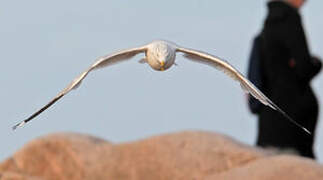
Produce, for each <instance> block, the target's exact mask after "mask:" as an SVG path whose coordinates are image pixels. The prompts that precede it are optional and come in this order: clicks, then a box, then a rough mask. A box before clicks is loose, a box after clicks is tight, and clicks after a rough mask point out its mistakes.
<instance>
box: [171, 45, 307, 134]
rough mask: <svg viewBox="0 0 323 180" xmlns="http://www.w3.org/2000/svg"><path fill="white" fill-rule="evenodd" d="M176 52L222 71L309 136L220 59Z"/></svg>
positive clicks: (186, 52)
mask: <svg viewBox="0 0 323 180" xmlns="http://www.w3.org/2000/svg"><path fill="white" fill-rule="evenodd" d="M176 51H177V52H182V53H184V56H185V57H186V58H188V59H190V60H193V61H196V62H199V63H204V64H207V65H210V66H213V67H215V68H217V69H219V70H221V71H223V72H224V73H225V74H227V75H228V76H230V77H231V78H232V79H234V80H236V81H238V82H239V83H240V86H241V87H242V89H243V90H245V91H246V92H247V93H250V94H251V95H252V96H253V97H255V98H256V99H258V100H259V101H260V102H261V103H263V104H264V105H266V106H269V107H271V108H272V109H274V110H277V111H279V112H280V113H281V114H282V115H284V116H285V117H286V118H287V119H288V120H289V121H291V122H292V123H294V124H295V125H296V126H298V127H300V128H302V129H303V130H304V131H305V132H307V133H308V134H311V132H310V131H309V130H307V129H306V128H304V127H303V126H302V125H300V124H299V123H297V122H296V121H294V120H293V119H292V118H291V117H289V116H288V115H287V114H286V113H285V112H284V111H283V110H281V109H280V108H279V107H278V106H277V105H276V104H275V103H273V102H272V101H271V100H270V99H269V98H268V97H266V96H265V95H264V94H263V93H262V92H261V91H260V90H259V89H258V88H257V87H256V86H254V85H253V84H252V83H251V82H250V81H249V80H248V79H247V78H245V77H244V76H243V75H242V74H241V73H240V72H239V71H238V70H237V69H235V68H234V67H233V66H232V65H230V64H229V63H228V62H226V61H224V60H221V59H220V58H218V57H216V56H213V55H210V54H208V53H205V52H201V51H197V50H193V49H188V48H183V47H177V50H176Z"/></svg>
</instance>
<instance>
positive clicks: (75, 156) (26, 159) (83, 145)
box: [0, 133, 111, 180]
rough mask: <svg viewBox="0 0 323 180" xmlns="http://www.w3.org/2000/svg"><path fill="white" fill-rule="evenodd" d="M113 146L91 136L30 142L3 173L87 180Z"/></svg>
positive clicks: (63, 136) (57, 136)
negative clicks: (103, 155)
mask: <svg viewBox="0 0 323 180" xmlns="http://www.w3.org/2000/svg"><path fill="white" fill-rule="evenodd" d="M110 147H111V145H110V143H108V142H106V141H104V140H101V139H98V138H95V137H91V136H86V135H81V134H72V133H64V134H53V135H49V136H46V137H42V138H38V139H36V140H34V141H32V142H30V143H28V144H27V145H26V146H25V147H23V148H22V149H21V150H20V151H18V152H17V153H15V154H14V156H13V157H11V158H9V159H8V160H6V161H5V162H4V163H2V164H1V165H0V172H15V173H21V174H27V175H30V176H35V177H41V178H43V179H46V180H51V179H56V180H57V179H61V180H63V179H71V180H72V179H85V178H89V176H88V175H89V174H91V172H92V171H96V168H97V166H96V164H97V163H99V162H100V161H102V157H101V156H102V154H105V153H106V151H109V149H110ZM91 175H92V174H91ZM90 179H91V178H90ZM93 179H95V178H93ZM1 180H2V179H1Z"/></svg>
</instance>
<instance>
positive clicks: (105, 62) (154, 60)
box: [13, 40, 310, 134]
mask: <svg viewBox="0 0 323 180" xmlns="http://www.w3.org/2000/svg"><path fill="white" fill-rule="evenodd" d="M178 52H179V53H183V54H184V57H186V58H188V59H190V60H192V61H195V62H198V63H203V64H207V65H210V66H213V67H215V68H217V69H219V70H221V71H223V72H224V73H225V74H227V75H229V76H230V77H231V78H232V79H233V80H236V81H238V82H239V83H240V86H241V87H242V89H243V90H245V92H247V93H250V94H251V95H252V96H253V97H255V98H256V99H258V100H259V101H260V102H261V103H263V104H264V105H266V106H269V107H270V108H272V109H274V110H277V111H279V112H280V113H281V114H282V115H284V116H285V117H286V118H287V119H288V120H289V121H290V122H292V123H294V124H295V125H297V126H298V127H300V128H302V129H303V130H304V131H305V132H307V133H308V134H310V132H309V131H308V130H307V129H306V128H304V127H303V126H301V125H300V124H298V123H297V122H296V121H294V120H293V119H292V118H290V117H289V116H288V115H287V114H286V113H285V112H284V111H283V110H281V109H280V108H279V107H278V106H277V105H276V104H274V103H273V102H272V101H271V100H270V99H269V98H267V97H266V96H265V95H264V94H263V93H262V92H261V91H260V90H259V89H258V88H257V87H255V86H254V85H253V84H252V83H251V82H250V81H249V80H248V79H247V78H245V77H244V76H243V75H242V74H241V73H240V72H239V71H238V70H237V69H235V68H234V67H233V66H232V65H230V64H229V63H228V62H226V61H225V60H223V59H221V58H218V57H216V56H214V55H211V54H208V53H206V52H202V51H198V50H194V49H189V48H184V47H181V46H178V45H176V44H174V43H172V42H169V41H164V40H156V41H153V42H151V43H149V44H146V45H144V46H140V47H136V48H131V49H125V50H122V51H119V52H116V53H113V54H109V55H106V56H103V57H101V58H98V59H97V60H96V61H95V63H94V64H92V65H91V66H90V67H89V68H88V69H87V70H85V71H84V72H83V73H81V74H80V75H79V76H78V77H76V78H75V79H74V80H73V81H72V82H71V83H70V84H69V85H68V86H67V87H66V88H65V89H63V90H62V91H61V92H60V93H58V94H57V95H56V96H55V97H54V98H53V99H52V100H51V101H50V102H49V103H47V104H46V105H45V106H44V107H42V108H41V109H40V110H38V111H37V112H35V113H33V114H32V115H31V116H29V117H28V118H27V119H25V120H23V121H21V122H20V123H18V124H16V125H15V126H13V129H16V128H17V127H21V126H23V125H24V124H26V123H27V122H28V121H30V120H32V119H33V118H35V117H36V116H38V115H39V114H40V113H42V112H43V111H44V110H46V109H47V108H49V107H50V106H51V105H53V104H54V103H55V102H56V101H57V100H59V99H60V98H62V97H63V96H64V95H65V94H67V93H68V92H70V91H71V90H72V89H76V88H77V87H79V86H80V84H81V82H82V81H83V79H84V78H85V77H86V76H87V75H88V74H89V73H90V72H91V71H93V70H95V69H98V68H103V67H107V66H109V65H112V64H115V63H118V62H122V61H125V60H128V59H130V58H132V57H134V56H135V55H137V54H140V53H144V54H145V57H144V58H143V59H142V60H141V62H144V63H148V64H149V65H150V67H151V68H152V69H154V70H157V71H164V70H167V69H169V68H170V67H171V66H172V65H173V64H175V59H176V53H178Z"/></svg>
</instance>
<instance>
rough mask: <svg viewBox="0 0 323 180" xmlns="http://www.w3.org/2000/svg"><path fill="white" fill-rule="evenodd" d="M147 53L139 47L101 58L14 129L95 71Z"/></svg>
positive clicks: (144, 47)
mask: <svg viewBox="0 0 323 180" xmlns="http://www.w3.org/2000/svg"><path fill="white" fill-rule="evenodd" d="M145 51H146V46H143V47H139V48H132V49H126V50H123V51H119V52H116V53H114V54H110V55H107V56H104V57H101V58H99V59H98V60H97V61H96V62H95V63H94V64H93V65H92V66H90V67H89V68H88V69H87V70H86V71H84V72H83V73H82V74H81V75H79V76H78V77H76V78H75V79H74V80H73V81H72V82H71V83H70V84H69V85H68V86H67V87H66V88H64V89H63V90H62V91H61V92H60V93H59V94H57V95H56V96H55V97H54V98H53V99H52V100H51V101H50V102H49V103H47V104H46V105H45V106H44V107H42V108H41V109H40V110H38V111H37V112H35V113H34V114H32V115H31V116H29V117H28V118H27V119H25V120H23V121H22V122H20V123H18V124H16V125H15V126H13V127H12V129H16V128H17V127H21V126H23V125H24V124H25V123H27V122H28V121H30V120H32V119H33V118H35V117H36V116H38V115H39V114H40V113H42V112H43V111H45V110H46V109H47V108H49V107H50V106H51V105H53V104H54V103H55V102H56V101H58V100H59V99H60V98H62V97H63V96H64V95H65V94H67V93H68V92H70V91H71V90H72V89H76V88H77V87H79V86H80V84H81V83H82V80H83V79H84V78H85V77H86V76H87V75H88V74H89V72H91V71H92V70H94V69H98V68H103V67H106V66H109V65H112V64H115V63H118V62H121V61H123V60H127V59H129V58H131V57H133V56H135V55H137V54H138V53H142V52H145Z"/></svg>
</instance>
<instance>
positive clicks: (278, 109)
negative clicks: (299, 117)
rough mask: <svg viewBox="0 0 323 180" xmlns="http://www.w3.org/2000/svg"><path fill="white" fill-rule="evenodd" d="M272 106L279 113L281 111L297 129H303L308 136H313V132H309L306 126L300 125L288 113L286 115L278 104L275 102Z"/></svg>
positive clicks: (271, 103)
mask: <svg viewBox="0 0 323 180" xmlns="http://www.w3.org/2000/svg"><path fill="white" fill-rule="evenodd" d="M270 105H271V106H273V107H274V108H275V109H276V110H277V111H279V112H280V113H281V114H282V115H283V116H284V117H285V118H286V119H288V120H289V121H290V122H291V123H293V124H294V125H296V126H297V127H299V128H301V129H302V130H303V131H305V132H306V133H307V134H309V135H312V133H311V131H309V130H308V129H306V128H305V127H304V126H302V125H300V124H299V123H298V122H296V121H294V120H293V119H292V118H291V117H290V116H289V115H288V114H287V113H285V112H284V111H283V110H282V109H280V108H279V107H278V106H277V105H276V104H274V103H273V102H270Z"/></svg>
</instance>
